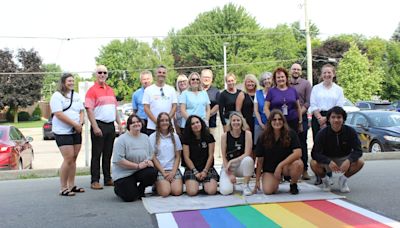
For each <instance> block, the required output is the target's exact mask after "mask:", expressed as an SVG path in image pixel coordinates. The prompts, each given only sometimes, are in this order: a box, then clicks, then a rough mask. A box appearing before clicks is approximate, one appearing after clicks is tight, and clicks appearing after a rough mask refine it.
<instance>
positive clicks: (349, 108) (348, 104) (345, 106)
mask: <svg viewBox="0 0 400 228" xmlns="http://www.w3.org/2000/svg"><path fill="white" fill-rule="evenodd" d="M343 109H344V110H345V111H346V112H347V113H349V112H357V111H360V109H359V108H358V107H356V106H355V105H354V104H353V103H352V102H351V101H349V100H348V99H347V98H345V99H344V104H343Z"/></svg>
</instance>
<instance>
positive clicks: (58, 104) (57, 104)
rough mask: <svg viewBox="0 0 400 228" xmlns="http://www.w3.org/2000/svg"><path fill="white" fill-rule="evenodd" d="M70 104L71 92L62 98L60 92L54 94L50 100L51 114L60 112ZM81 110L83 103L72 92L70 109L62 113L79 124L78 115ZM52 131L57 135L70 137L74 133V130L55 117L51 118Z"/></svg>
mask: <svg viewBox="0 0 400 228" xmlns="http://www.w3.org/2000/svg"><path fill="white" fill-rule="evenodd" d="M70 103H71V92H70V93H69V94H67V97H64V96H63V95H62V94H61V93H60V92H58V91H57V92H55V93H54V94H53V95H52V96H51V99H50V109H51V113H55V112H60V111H61V112H62V110H63V109H65V108H67V107H68V106H69V105H70ZM81 110H83V103H82V101H81V98H80V96H79V94H78V93H76V92H74V97H73V101H72V105H71V107H70V108H69V109H68V110H66V111H64V114H65V115H66V116H68V117H69V118H70V119H71V120H73V121H74V122H76V123H79V113H80V112H81ZM52 123H53V126H52V131H53V132H54V133H55V134H58V135H70V134H73V133H74V128H73V127H72V126H71V125H69V124H66V123H64V122H63V121H61V120H59V119H58V118H57V116H55V115H54V116H53V121H52Z"/></svg>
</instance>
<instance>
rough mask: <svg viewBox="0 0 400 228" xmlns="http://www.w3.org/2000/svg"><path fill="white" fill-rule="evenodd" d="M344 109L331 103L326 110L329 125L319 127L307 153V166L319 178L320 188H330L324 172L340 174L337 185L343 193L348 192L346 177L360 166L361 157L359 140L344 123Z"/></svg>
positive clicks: (345, 115)
mask: <svg viewBox="0 0 400 228" xmlns="http://www.w3.org/2000/svg"><path fill="white" fill-rule="evenodd" d="M346 117H347V114H346V111H344V109H343V108H341V107H338V106H335V107H333V108H331V109H330V110H329V111H328V114H327V119H328V121H329V123H330V125H329V126H328V127H326V128H324V129H322V130H320V131H319V132H318V134H317V136H316V139H315V142H314V146H313V149H312V152H311V156H312V159H313V160H312V161H311V169H312V170H313V171H314V172H315V174H316V175H318V176H319V177H321V178H322V184H323V186H322V189H323V190H324V191H330V190H331V187H330V184H329V177H328V176H326V173H327V172H332V171H333V172H335V173H341V175H340V176H339V188H340V191H341V192H343V193H346V192H350V188H349V186H348V185H347V179H348V178H349V177H351V176H353V175H354V174H356V173H357V172H358V171H360V170H361V168H362V167H363V165H364V160H363V159H362V158H361V156H362V150H361V142H360V140H359V138H358V136H357V132H356V131H355V130H354V129H353V128H352V127H349V126H347V125H344V122H345V121H346Z"/></svg>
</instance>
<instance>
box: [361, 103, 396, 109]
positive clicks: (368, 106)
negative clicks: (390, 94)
mask: <svg viewBox="0 0 400 228" xmlns="http://www.w3.org/2000/svg"><path fill="white" fill-rule="evenodd" d="M356 107H358V108H359V109H361V110H387V111H394V110H396V108H395V107H394V106H393V105H392V103H390V102H389V101H358V102H357V103H356Z"/></svg>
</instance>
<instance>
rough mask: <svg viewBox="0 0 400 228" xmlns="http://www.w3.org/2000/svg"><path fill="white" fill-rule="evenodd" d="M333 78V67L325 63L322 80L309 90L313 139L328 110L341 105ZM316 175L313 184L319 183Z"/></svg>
mask: <svg viewBox="0 0 400 228" xmlns="http://www.w3.org/2000/svg"><path fill="white" fill-rule="evenodd" d="M334 78H335V67H334V66H332V65H331V64H325V65H324V66H322V69H321V79H322V82H321V83H319V84H317V85H315V86H314V87H313V88H312V90H311V97H310V108H309V109H308V111H309V112H310V113H312V114H313V115H312V120H311V128H312V133H313V139H315V137H316V136H317V133H318V131H319V130H320V129H322V128H324V127H326V125H327V124H328V121H327V119H326V114H327V113H328V110H329V109H331V108H333V107H334V106H340V107H343V104H344V94H343V89H342V87H340V86H338V85H337V84H336V83H334V82H333V79H334ZM316 176H317V178H316V181H315V183H314V184H315V185H318V184H321V183H322V181H321V178H319V177H318V175H316ZM328 176H330V177H331V176H332V173H328Z"/></svg>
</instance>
